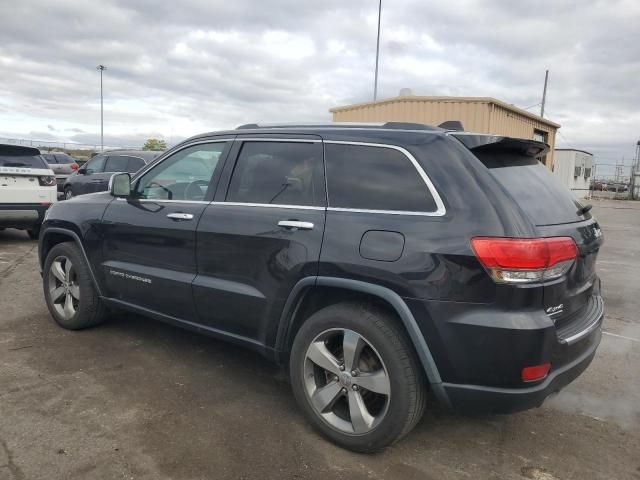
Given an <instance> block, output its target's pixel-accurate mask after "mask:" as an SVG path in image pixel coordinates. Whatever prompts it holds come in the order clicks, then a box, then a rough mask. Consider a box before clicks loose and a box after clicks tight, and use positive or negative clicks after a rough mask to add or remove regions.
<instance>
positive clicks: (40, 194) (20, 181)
mask: <svg viewBox="0 0 640 480" xmlns="http://www.w3.org/2000/svg"><path fill="white" fill-rule="evenodd" d="M56 200H57V194H56V179H55V177H54V175H53V171H52V170H51V169H50V168H49V166H48V165H47V163H46V162H45V161H44V159H43V158H42V156H41V155H40V150H38V149H36V148H31V147H21V146H17V145H0V230H4V229H5V228H18V229H21V230H27V233H28V234H29V237H31V238H33V239H35V238H38V234H39V232H40V225H42V221H43V220H44V214H45V212H46V210H47V209H48V208H49V206H50V205H51V204H52V203H53V202H55V201H56Z"/></svg>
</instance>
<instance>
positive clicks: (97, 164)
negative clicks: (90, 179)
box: [86, 155, 107, 173]
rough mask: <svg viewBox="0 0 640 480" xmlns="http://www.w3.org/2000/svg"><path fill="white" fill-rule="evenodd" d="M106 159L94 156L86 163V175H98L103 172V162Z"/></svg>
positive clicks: (101, 156)
mask: <svg viewBox="0 0 640 480" xmlns="http://www.w3.org/2000/svg"><path fill="white" fill-rule="evenodd" d="M106 159H107V157H105V156H104V155H96V156H95V157H93V158H92V159H91V160H89V161H88V162H87V165H86V170H87V173H100V172H102V171H104V162H105V160H106Z"/></svg>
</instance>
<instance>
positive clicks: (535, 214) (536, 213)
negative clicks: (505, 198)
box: [474, 151, 586, 226]
mask: <svg viewBox="0 0 640 480" xmlns="http://www.w3.org/2000/svg"><path fill="white" fill-rule="evenodd" d="M474 153H475V155H476V156H477V157H478V158H479V159H480V161H481V162H482V163H483V164H484V165H485V166H486V167H487V168H489V171H490V172H491V174H492V175H493V176H494V178H495V179H496V180H498V182H500V184H501V185H502V186H503V187H504V189H505V190H506V191H507V192H508V193H509V194H510V195H511V197H513V199H514V200H515V201H516V202H517V203H518V205H519V206H520V208H522V210H523V211H524V212H525V214H526V215H527V216H528V217H529V218H530V219H531V220H532V221H533V222H534V223H535V224H536V225H539V226H542V225H556V224H560V223H571V222H579V221H582V220H584V219H585V218H586V217H585V216H578V214H577V211H578V209H579V208H580V207H581V205H580V204H579V203H577V201H576V200H575V198H574V197H573V195H572V194H571V191H570V190H569V189H568V188H567V187H565V186H564V185H562V183H560V181H559V180H558V179H557V178H556V177H555V176H554V175H553V174H552V173H551V171H550V170H549V169H548V168H547V167H545V166H544V165H543V164H542V163H540V162H539V161H538V160H536V159H535V158H533V157H527V156H524V155H518V154H516V153H499V152H495V151H494V152H486V153H480V152H474Z"/></svg>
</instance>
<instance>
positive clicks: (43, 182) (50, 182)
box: [38, 176, 56, 187]
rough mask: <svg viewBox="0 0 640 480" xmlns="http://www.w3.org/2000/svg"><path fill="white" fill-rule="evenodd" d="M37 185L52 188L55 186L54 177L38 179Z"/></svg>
mask: <svg viewBox="0 0 640 480" xmlns="http://www.w3.org/2000/svg"><path fill="white" fill-rule="evenodd" d="M38 183H39V184H40V186H41V187H53V186H54V185H55V184H56V177H51V176H46V177H38Z"/></svg>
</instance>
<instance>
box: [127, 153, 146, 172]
mask: <svg viewBox="0 0 640 480" xmlns="http://www.w3.org/2000/svg"><path fill="white" fill-rule="evenodd" d="M144 166H145V163H144V160H142V159H141V158H136V157H129V163H127V169H126V170H125V171H126V172H129V173H136V172H137V171H138V170H140V169H141V168H142V167H144Z"/></svg>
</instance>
